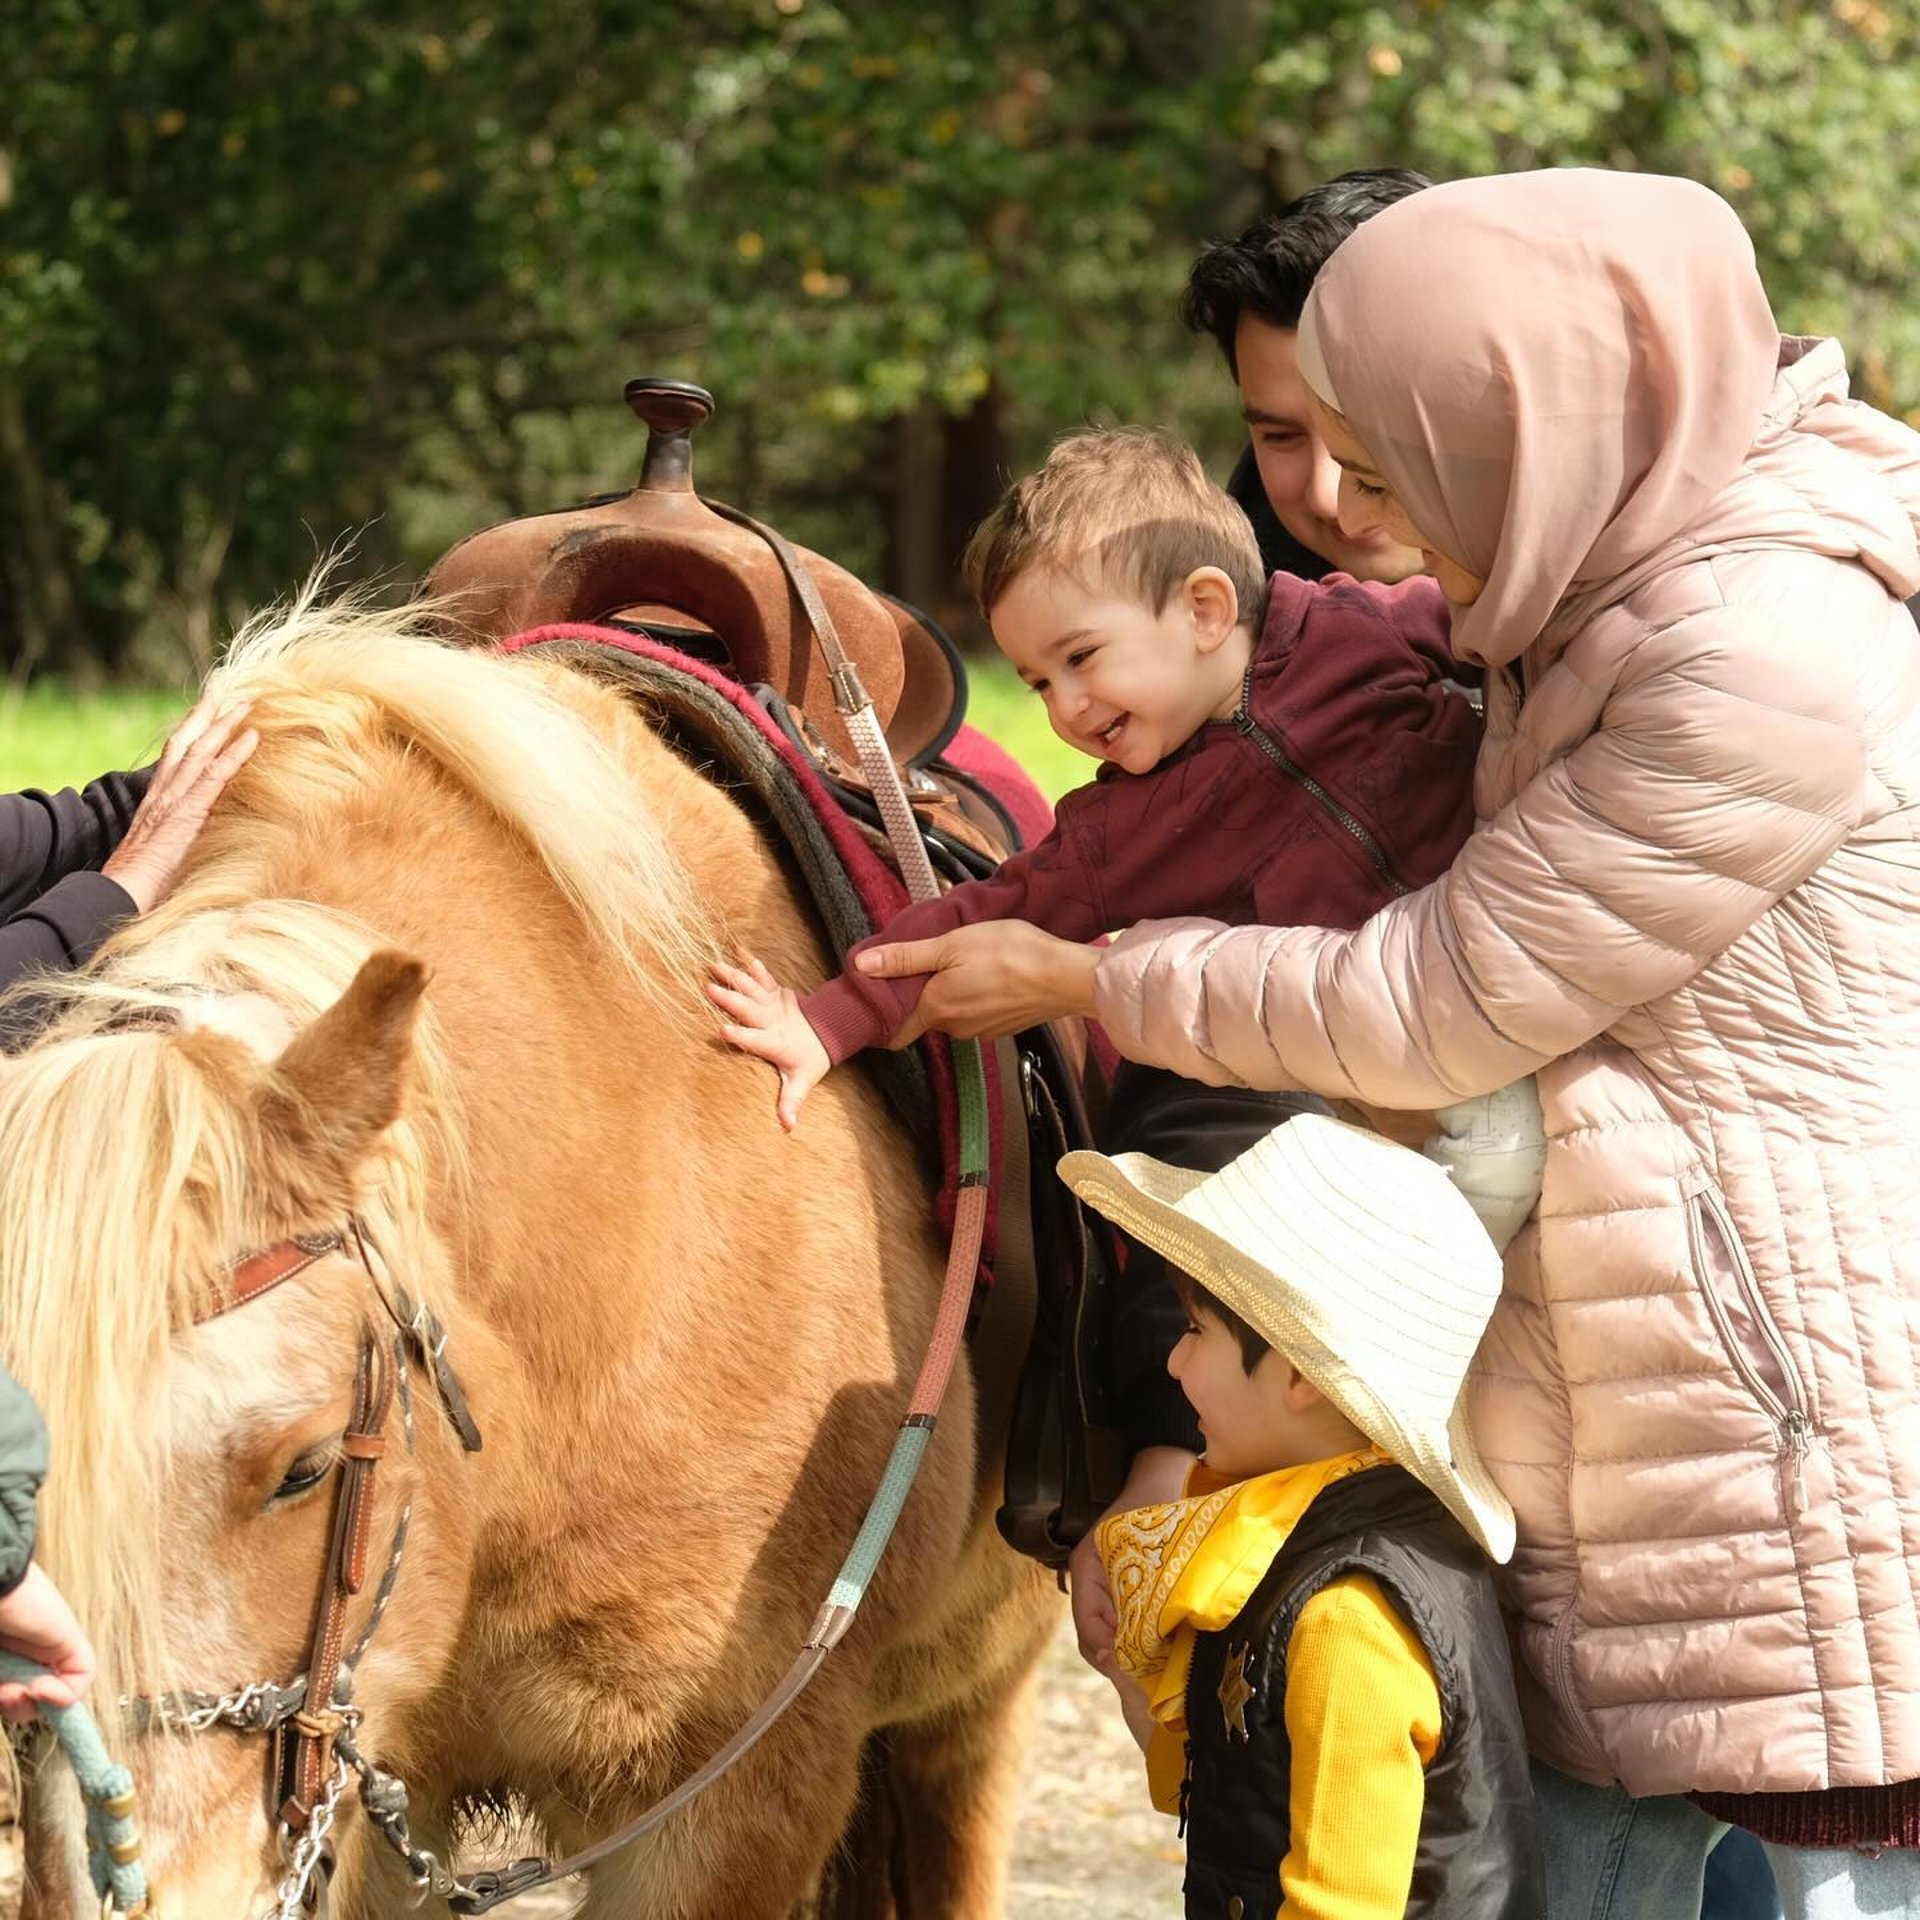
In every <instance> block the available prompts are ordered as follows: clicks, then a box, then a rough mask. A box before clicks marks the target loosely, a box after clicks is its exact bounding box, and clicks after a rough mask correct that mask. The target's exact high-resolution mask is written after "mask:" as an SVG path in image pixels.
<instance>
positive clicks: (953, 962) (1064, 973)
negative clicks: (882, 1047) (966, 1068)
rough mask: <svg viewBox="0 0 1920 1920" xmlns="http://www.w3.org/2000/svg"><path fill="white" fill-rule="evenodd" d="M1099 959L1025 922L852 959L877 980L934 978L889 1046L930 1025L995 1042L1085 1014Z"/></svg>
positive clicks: (997, 923) (958, 930)
mask: <svg viewBox="0 0 1920 1920" xmlns="http://www.w3.org/2000/svg"><path fill="white" fill-rule="evenodd" d="M1099 964H1100V953H1099V949H1098V948H1095V947H1088V946H1082V945H1081V944H1080V943H1079V942H1078V941H1074V940H1061V939H1059V938H1057V937H1056V936H1055V935H1053V934H1050V933H1043V932H1041V930H1040V929H1039V928H1038V927H1036V926H1034V925H1032V924H1031V923H1030V922H1028V921H1025V920H993V921H980V922H977V923H976V924H974V925H972V926H965V927H955V928H954V929H953V931H952V932H951V933H943V934H940V935H938V936H937V937H936V938H934V939H931V940H905V941H901V942H899V943H897V944H895V945H893V946H879V947H869V948H867V950H866V951H865V952H864V953H861V954H859V955H857V956H856V957H855V960H854V965H855V966H856V967H858V968H859V969H860V971H861V972H862V973H868V974H874V975H877V976H879V977H880V978H883V979H899V978H901V977H903V976H905V975H909V974H920V973H924V974H931V975H932V976H933V977H932V979H930V980H929V981H928V983H927V989H926V991H925V992H924V993H923V994H922V995H921V996H920V1002H919V1005H918V1006H916V1007H915V1009H914V1011H913V1015H912V1017H911V1018H910V1019H909V1020H908V1021H907V1023H906V1025H905V1026H903V1027H902V1028H901V1029H900V1031H899V1032H898V1033H896V1034H895V1035H894V1036H893V1041H892V1044H893V1045H894V1046H896V1047H904V1046H907V1045H909V1044H910V1043H911V1042H913V1041H915V1040H918V1039H919V1038H920V1036H921V1035H922V1034H923V1033H925V1032H927V1031H928V1030H929V1029H930V1028H931V1029H933V1030H934V1031H936V1032H939V1033H949V1034H952V1035H953V1036H954V1037H955V1038H956V1039H959V1040H979V1039H998V1038H1000V1036H1001V1035H1003V1034H1009V1033H1024V1032H1025V1031H1026V1030H1027V1029H1028V1028H1029V1027H1038V1026H1043V1025H1045V1023H1046V1022H1047V1021H1049V1020H1058V1019H1061V1018H1063V1017H1064V1016H1065V1015H1067V1014H1073V1013H1078V1014H1084V1015H1087V1016H1088V1017H1091V1016H1092V1014H1093V1011H1094V1006H1093V975H1094V969H1095V968H1096V967H1097V966H1098V965H1099Z"/></svg>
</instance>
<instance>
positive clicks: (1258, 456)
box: [1180, 167, 1433, 584]
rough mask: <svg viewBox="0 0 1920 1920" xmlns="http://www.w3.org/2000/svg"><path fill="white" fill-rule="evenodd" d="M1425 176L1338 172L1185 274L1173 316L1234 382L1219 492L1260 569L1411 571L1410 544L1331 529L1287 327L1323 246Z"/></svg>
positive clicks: (1332, 491) (1330, 484)
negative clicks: (1232, 454)
mask: <svg viewBox="0 0 1920 1920" xmlns="http://www.w3.org/2000/svg"><path fill="white" fill-rule="evenodd" d="M1432 184H1433V183H1432V182H1431V181H1430V180H1429V179H1428V178H1427V177H1426V175H1425V174H1423V173H1411V172H1409V171H1407V170H1406V169H1405V168H1403V167H1383V168H1378V169H1373V170H1370V171H1365V172H1360V173H1343V174H1341V175H1340V176H1339V177H1338V178H1337V179H1334V180H1328V181H1326V182H1324V183H1323V184H1322V185H1320V186H1317V187H1315V188H1314V189H1313V190H1312V191H1311V192H1309V193H1303V194H1302V195H1301V196H1300V198H1299V199H1297V200H1294V201H1290V202H1289V203H1288V204H1287V205H1286V206H1284V207H1282V208H1281V209H1280V211H1279V212H1278V213H1275V214H1269V215H1268V216H1267V217H1266V218H1265V219H1262V220H1257V221H1255V222H1254V224H1253V225H1252V226H1250V227H1249V228H1248V229H1247V230H1246V232H1245V233H1243V234H1241V235H1240V237H1239V238H1238V239H1237V240H1218V241H1215V242H1214V244H1213V245H1212V246H1210V247H1208V248H1207V250H1206V251H1205V252H1204V253H1203V254H1201V256H1200V257H1199V259H1197V260H1196V261H1195V262H1194V263H1193V271H1192V272H1191V273H1190V274H1189V275H1188V276H1187V289H1186V292H1185V294H1184V295H1183V296H1182V298H1181V302H1180V313H1181V317H1182V318H1183V319H1184V320H1185V321H1186V323H1187V325H1188V326H1190V327H1191V328H1192V329H1193V330H1194V332H1195V333H1209V334H1211V335H1212V336H1213V337H1214V339H1215V340H1217V341H1218V342H1219V343H1220V351H1221V352H1222V353H1223V354H1225V355H1226V360H1227V371H1228V372H1229V373H1231V374H1232V375H1233V377H1234V379H1235V380H1236V381H1237V382H1238V384H1239V387H1240V405H1241V410H1242V412H1243V414H1244V415H1245V418H1246V422H1247V433H1248V439H1249V441H1250V444H1249V446H1248V448H1247V450H1246V452H1245V453H1243V454H1242V455H1241V457H1240V462H1239V464H1238V465H1237V466H1236V467H1235V468H1234V470H1233V477H1232V479H1230V480H1229V481H1228V482H1227V492H1228V493H1229V494H1231V495H1232V496H1233V498H1234V499H1235V500H1237V501H1238V502H1239V503H1240V506H1241V507H1242V509H1244V511H1245V513H1246V515H1247V518H1248V519H1249V520H1251V521H1252V522H1253V531H1254V535H1255V537H1256V538H1257V539H1258V540H1259V542H1260V557H1261V558H1262V559H1263V560H1264V561H1265V562H1266V564H1267V569H1268V571H1269V572H1274V571H1280V572H1286V573H1294V574H1298V575H1299V576H1300V577H1301V578H1302V579H1305V580H1318V579H1320V578H1321V577H1322V576H1323V575H1326V574H1329V573H1333V572H1336V571H1337V572H1341V573H1350V574H1352V575H1353V576H1354V577H1355V578H1356V579H1358V580H1380V581H1385V582H1387V583H1389V584H1391V583H1392V582H1394V581H1396V580H1404V579H1406V578H1407V576H1408V575H1409V574H1414V573H1418V572H1419V571H1420V566H1421V562H1420V555H1419V554H1418V553H1417V552H1416V551H1415V550H1414V549H1413V548H1412V547H1402V546H1398V545H1396V544H1395V543H1394V542H1393V541H1392V540H1390V539H1387V538H1386V537H1384V536H1380V535H1375V536H1370V537H1368V538H1365V539H1360V540H1350V539H1348V537H1347V536H1346V535H1345V534H1343V533H1342V532H1341V531H1340V520H1339V513H1338V508H1337V505H1336V499H1337V495H1338V492H1339V484H1340V469H1339V468H1338V467H1336V466H1335V465H1334V463H1333V457H1332V455H1331V454H1329V453H1328V452H1327V449H1326V447H1325V445H1324V444H1323V443H1322V441H1321V439H1320V436H1319V434H1318V433H1317V432H1316V431H1315V430H1314V425H1313V421H1312V418H1311V416H1310V415H1309V414H1308V411H1307V390H1306V387H1305V385H1304V384H1303V383H1302V381H1301V378H1300V368H1299V364H1298V362H1297V361H1296V360H1295V358H1294V334H1295V330H1296V329H1297V328H1298V327H1299V325H1300V309H1301V308H1302V307H1303V306H1305V304H1306V299H1307V293H1308V290H1309V289H1310V288H1311V287H1312V285H1313V282H1314V277H1315V275H1317V274H1318V273H1319V271H1320V269H1321V268H1322V267H1324V266H1325V265H1326V264H1327V260H1328V257H1329V256H1330V255H1331V254H1332V252H1333V250H1334V248H1335V247H1337V246H1338V245H1339V244H1340V242H1341V241H1342V240H1344V239H1345V238H1346V237H1347V235H1348V234H1350V233H1351V232H1352V231H1353V230H1354V228H1355V227H1357V226H1359V225H1360V223H1361V222H1362V221H1363V220H1370V219H1371V218H1372V217H1373V216H1374V215H1375V214H1376V213H1378V212H1379V211H1380V210H1381V209H1382V208H1383V207H1390V206H1392V205H1393V203H1394V202H1395V201H1396V200H1404V199H1405V198H1406V197H1407V195H1408V194H1410V193H1418V192H1419V191H1420V189H1421V188H1422V187H1426V186H1431V185H1432Z"/></svg>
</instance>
